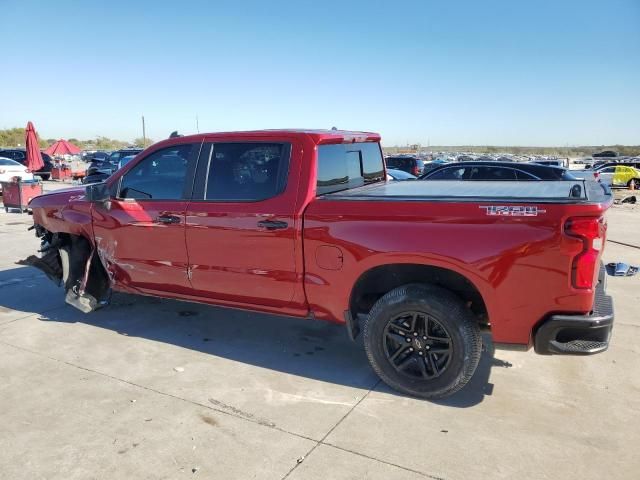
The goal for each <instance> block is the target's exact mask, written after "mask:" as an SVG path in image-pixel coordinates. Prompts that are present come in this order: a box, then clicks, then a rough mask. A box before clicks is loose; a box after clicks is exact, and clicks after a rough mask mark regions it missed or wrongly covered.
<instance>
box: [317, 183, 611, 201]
mask: <svg viewBox="0 0 640 480" xmlns="http://www.w3.org/2000/svg"><path fill="white" fill-rule="evenodd" d="M320 198H322V199H325V200H360V201H362V200H378V201H440V202H487V201H491V202H517V203H606V202H609V201H612V196H611V192H610V191H609V190H608V189H606V187H604V186H603V185H601V184H600V183H598V182H594V181H588V180H559V181H544V182H542V181H494V182H491V181H489V182H483V181H459V180H409V181H404V182H393V181H389V182H385V183H375V184H372V185H367V186H364V187H358V188H353V189H350V190H343V191H340V192H334V193H330V194H327V195H323V196H322V197H320Z"/></svg>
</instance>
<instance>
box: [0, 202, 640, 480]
mask: <svg viewBox="0 0 640 480" xmlns="http://www.w3.org/2000/svg"><path fill="white" fill-rule="evenodd" d="M609 223H610V236H609V239H610V240H612V241H610V242H608V244H607V247H606V251H605V261H607V262H609V261H626V262H629V263H634V264H640V250H639V249H637V248H633V247H630V246H628V245H622V244H621V243H626V244H634V242H635V244H638V243H640V241H639V240H638V239H640V210H637V209H635V208H632V207H629V208H624V207H615V208H613V209H612V210H610V213H609ZM30 224H31V217H30V216H28V215H21V214H17V213H8V214H7V213H4V210H2V211H1V212H0V245H1V246H2V247H1V248H0V357H1V358H2V361H1V362H0V411H1V412H2V421H1V422H0V444H1V445H2V446H1V448H0V478H3V479H23V478H47V479H54V478H55V479H87V478H104V479H116V478H122V479H130V478H153V479H155V478H187V477H193V478H210V479H214V478H215V479H227V478H228V479H236V478H237V479H248V478H259V479H284V478H287V479H363V478H371V479H385V480H388V479H414V478H415V479H419V478H441V479H447V480H448V479H470V478H492V479H495V478H535V479H540V478H565V479H573V478H576V479H577V478H580V479H602V478H615V479H627V478H629V479H632V478H638V472H639V471H640V455H638V445H640V375H639V374H638V372H639V371H640V346H639V343H640V342H639V340H640V318H639V317H638V313H637V312H638V306H639V305H640V288H639V285H640V275H639V276H636V277H632V278H618V277H609V279H608V280H609V283H608V290H609V293H610V294H611V295H613V297H614V301H615V307H616V324H615V328H614V332H613V340H612V344H611V347H610V349H609V351H607V352H605V353H604V354H600V355H596V356H593V357H542V356H537V355H535V354H534V353H533V352H528V353H519V352H508V351H500V350H498V351H495V352H494V351H493V348H492V347H491V344H490V342H489V341H488V342H487V344H486V347H485V352H484V353H483V358H482V360H481V364H480V366H479V369H478V372H477V374H476V376H475V377H474V379H473V380H472V382H471V383H470V384H469V385H468V386H467V387H466V388H465V389H464V390H463V391H461V392H460V393H458V394H456V395H454V396H453V397H450V398H448V399H445V400H442V401H438V402H428V401H423V400H416V399H413V398H408V397H406V396H403V395H400V394H397V393H395V392H394V391H392V390H390V389H389V388H387V387H386V386H385V385H384V384H382V383H380V382H379V381H378V379H377V377H376V376H375V375H374V373H373V371H372V370H371V369H370V367H369V365H368V363H367V359H366V356H365V354H364V351H363V348H362V345H361V344H360V343H356V344H353V343H351V342H350V341H349V340H348V338H347V335H346V331H345V330H344V329H343V328H340V327H338V326H334V325H329V324H324V323H320V322H312V321H304V320H296V319H290V318H284V317H275V316H271V315H260V314H255V313H247V312H242V311H235V310H229V309H222V308H214V307H208V306H204V305H197V304H189V303H184V302H178V301H170V300H162V299H155V298H150V297H136V296H131V295H123V294H114V295H113V298H112V303H111V305H110V306H109V307H108V308H105V309H103V310H100V311H98V312H95V313H93V314H90V315H84V314H82V313H81V312H79V311H77V310H75V309H73V308H72V307H70V306H67V305H65V303H64V295H63V291H62V289H61V288H58V287H56V286H55V285H54V284H52V283H51V282H50V281H49V280H48V279H47V278H46V277H45V276H44V275H43V274H41V273H40V272H39V271H38V270H35V269H33V268H28V267H21V266H18V265H16V264H15V262H16V260H18V259H21V258H25V257H26V256H28V255H30V254H32V253H34V252H35V251H36V250H37V248H38V242H37V240H36V238H35V237H34V235H33V232H27V230H26V229H27V227H28V226H29V225H30ZM614 242H616V243H614ZM531 294H532V295H535V292H531Z"/></svg>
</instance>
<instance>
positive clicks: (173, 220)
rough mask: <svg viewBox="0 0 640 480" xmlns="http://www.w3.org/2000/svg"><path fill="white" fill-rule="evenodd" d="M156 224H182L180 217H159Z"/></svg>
mask: <svg viewBox="0 0 640 480" xmlns="http://www.w3.org/2000/svg"><path fill="white" fill-rule="evenodd" d="M156 223H164V224H170V223H180V217H176V216H175V215H159V216H158V217H156Z"/></svg>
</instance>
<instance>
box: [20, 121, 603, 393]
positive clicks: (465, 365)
mask: <svg viewBox="0 0 640 480" xmlns="http://www.w3.org/2000/svg"><path fill="white" fill-rule="evenodd" d="M611 203H612V198H611V196H610V194H609V193H607V192H606V191H605V190H604V189H603V188H602V187H601V186H600V185H598V184H596V183H594V182H588V181H584V180H578V181H558V182H535V181H532V182H455V181H442V182H427V181H408V182H388V181H387V180H386V175H385V165H384V160H383V156H382V152H381V148H380V137H379V136H378V135H377V134H373V133H365V132H347V131H336V130H330V131H324V130H323V131H317V130H273V131H256V132H234V133H215V134H201V135H193V136H187V137H178V138H171V139H168V140H165V141H162V142H160V143H157V144H155V145H153V146H152V147H150V148H148V149H146V150H145V151H144V152H142V153H140V154H139V155H138V156H137V157H136V158H135V159H134V160H132V161H131V162H130V163H129V164H128V165H126V166H125V167H123V168H122V169H120V170H119V171H117V172H116V173H115V174H114V175H113V176H112V177H110V178H109V179H108V180H107V181H106V182H105V183H99V184H93V185H88V186H86V190H85V189H84V188H82V189H71V190H68V191H59V192H54V193H50V194H46V195H43V196H40V197H37V198H35V199H34V200H33V201H32V202H31V205H30V206H31V208H32V210H33V218H34V223H35V230H36V234H37V236H38V237H40V238H41V241H42V255H41V256H32V257H29V259H27V260H25V261H23V262H24V263H26V264H30V265H33V266H36V267H39V268H41V269H42V270H43V271H45V272H46V273H47V275H48V276H50V277H51V278H52V279H53V280H55V281H56V282H59V283H60V284H64V287H65V289H66V300H67V302H68V303H70V304H72V305H75V306H76V307H78V308H80V309H81V310H83V311H85V312H90V311H92V310H95V309H96V308H99V307H101V306H103V305H106V304H107V303H108V301H107V299H108V298H109V293H110V291H111V290H116V291H122V292H130V293H136V294H142V295H153V296H161V297H169V298H177V299H182V300H190V301H195V302H202V303H210V304H215V305H222V306H229V307H234V308H242V309H247V310H254V311H261V312H272V313H278V314H282V315H289V316H295V317H300V318H305V319H320V320H327V321H330V322H335V323H339V324H343V325H344V326H345V329H346V331H347V332H348V334H349V335H350V336H351V337H352V338H355V337H356V336H357V335H358V334H359V332H360V331H361V330H362V331H363V339H364V347H365V349H366V353H367V355H368V358H369V360H370V362H371V365H372V367H373V369H374V370H375V371H376V372H377V374H378V375H379V376H380V377H381V378H382V380H384V381H385V382H386V383H387V384H389V385H390V386H391V387H393V388H396V389H398V390H400V391H402V392H405V393H408V394H411V395H415V396H419V397H423V398H438V397H443V396H446V395H450V394H452V393H453V392H456V391H457V390H459V389H460V388H462V387H463V386H464V385H465V384H466V383H467V382H468V381H469V379H470V378H471V376H472V375H473V373H474V371H475V369H476V366H477V364H478V360H479V358H480V352H481V347H482V340H481V335H480V333H481V331H483V330H486V331H489V332H490V334H491V336H492V340H493V342H494V343H495V344H496V345H497V346H498V347H506V348H515V349H522V350H527V349H528V348H530V347H531V346H533V347H534V348H535V350H536V351H537V352H538V353H541V354H593V353H598V352H602V351H604V350H606V349H607V347H608V343H609V337H610V332H611V329H612V326H613V305H612V301H611V298H610V297H608V296H606V295H605V292H604V286H605V285H604V276H603V275H602V271H603V270H602V268H601V260H600V256H601V252H602V248H603V244H604V241H605V233H606V222H605V217H604V214H605V212H606V210H607V208H609V206H610V205H611Z"/></svg>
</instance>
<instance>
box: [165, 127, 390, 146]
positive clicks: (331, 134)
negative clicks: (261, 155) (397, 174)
mask: <svg viewBox="0 0 640 480" xmlns="http://www.w3.org/2000/svg"><path fill="white" fill-rule="evenodd" d="M279 135H280V136H283V135H286V136H300V137H306V138H309V139H311V140H312V141H313V142H314V143H315V144H317V145H320V144H323V143H355V142H379V141H380V135H379V134H378V133H373V132H358V131H351V130H314V129H295V128H288V129H276V130H249V131H238V132H211V133H198V134H195V135H188V136H182V137H174V138H170V139H167V140H164V141H163V142H162V143H163V144H164V143H166V144H173V143H184V142H185V141H202V140H205V139H215V138H222V137H233V138H243V137H247V138H251V137H253V138H255V137H265V138H269V137H274V136H279Z"/></svg>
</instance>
